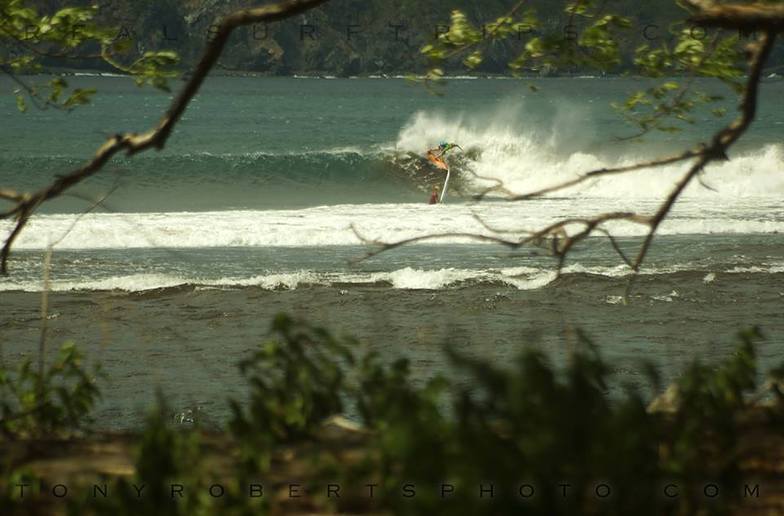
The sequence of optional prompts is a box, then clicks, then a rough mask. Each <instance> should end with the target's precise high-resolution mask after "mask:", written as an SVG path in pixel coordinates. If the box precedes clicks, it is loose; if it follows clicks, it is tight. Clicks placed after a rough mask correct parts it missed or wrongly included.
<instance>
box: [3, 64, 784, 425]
mask: <svg viewBox="0 0 784 516" xmlns="http://www.w3.org/2000/svg"><path fill="white" fill-rule="evenodd" d="M72 82H73V84H74V85H75V86H82V87H91V86H92V87H96V88H98V90H99V95H98V96H97V97H96V99H95V102H94V104H93V105H91V106H87V107H84V108H80V109H78V110H76V111H75V112H73V113H71V114H64V113H61V112H58V111H54V110H48V111H35V110H32V111H30V112H29V113H27V114H20V113H18V112H16V108H15V105H14V99H13V96H12V95H9V94H8V93H9V92H10V91H12V89H13V87H12V85H11V84H10V83H9V82H8V81H7V80H5V79H2V80H0V91H2V92H4V94H3V95H2V96H0V119H2V124H1V125H0V185H3V186H8V187H13V188H18V189H20V190H29V189H33V188H37V187H40V186H42V185H44V184H46V183H47V181H49V180H51V178H52V177H53V176H55V175H57V174H61V173H64V172H67V171H68V170H71V169H73V168H75V167H78V166H79V165H80V164H81V163H83V162H84V160H85V159H87V158H88V157H89V156H90V155H91V154H92V153H93V152H94V151H95V149H96V148H97V147H98V146H99V145H100V143H102V141H103V140H104V139H105V138H106V137H107V136H108V135H111V134H113V133H115V132H117V131H143V130H145V129H146V128H148V127H151V126H152V125H153V124H154V123H155V122H156V121H157V119H158V117H159V116H160V113H161V112H162V111H163V110H164V109H165V107H166V105H167V103H168V101H169V98H170V97H169V96H168V95H166V94H163V93H160V92H156V91H153V90H150V89H138V88H136V87H135V86H133V84H132V82H131V81H128V80H126V79H123V78H109V77H88V76H81V77H75V78H73V81H72ZM530 82H534V83H535V84H536V85H537V86H538V88H539V91H538V92H533V91H531V89H530V88H529V87H528V85H529V83H530ZM647 84H648V83H647V82H644V81H640V80H636V79H620V78H615V79H592V78H583V79H576V78H575V79H546V80H536V81H527V80H489V79H488V80H481V79H480V80H452V81H448V85H447V87H446V90H445V92H444V93H445V94H444V95H443V96H436V95H433V94H431V93H429V92H428V91H427V90H425V89H424V88H423V87H422V86H421V85H414V84H411V83H408V82H406V81H404V80H370V79H355V80H349V79H346V80H317V79H294V78H225V77H216V78H212V79H210V80H209V81H208V82H207V83H206V85H205V87H204V89H203V91H202V92H201V93H200V94H199V96H198V97H197V98H196V99H195V101H194V103H193V104H192V105H191V106H190V107H189V109H188V111H187V112H186V114H185V117H184V118H183V120H182V122H181V123H180V124H179V125H178V127H177V129H176V130H175V132H174V134H173V135H172V137H171V140H170V141H169V144H168V145H167V147H166V149H165V150H164V151H162V152H159V153H158V152H148V153H145V154H143V155H139V156H136V157H133V158H130V159H129V158H124V157H119V158H118V159H116V160H114V161H112V162H111V163H109V164H108V165H107V166H106V167H105V169H104V170H103V171H102V172H101V173H100V174H98V175H97V176H96V177H94V178H91V179H90V180H88V181H86V182H85V183H84V184H81V185H79V186H78V187H77V188H75V189H74V190H73V191H72V192H71V195H68V196H65V197H63V198H61V199H58V200H56V201H54V202H52V203H48V204H46V205H45V206H43V207H42V209H41V211H40V213H39V214H38V215H36V216H35V217H34V219H33V220H32V221H31V223H30V225H29V227H28V228H27V229H26V230H25V232H24V233H23V234H22V236H21V237H20V238H19V240H18V242H17V244H16V246H15V249H14V253H13V255H12V260H11V263H10V271H11V275H10V276H8V277H5V278H0V335H2V338H3V340H4V350H3V351H4V353H5V354H6V356H8V357H10V358H11V359H13V360H16V359H19V358H21V357H24V356H29V355H31V354H33V353H34V352H35V350H36V349H37V339H38V324H39V321H38V309H39V308H38V305H39V303H40V291H41V290H42V285H43V282H42V257H43V254H44V250H45V249H46V248H47V247H48V246H50V245H53V246H54V251H53V259H52V269H51V289H52V290H53V291H54V294H53V297H52V306H51V311H52V314H51V315H52V320H51V322H50V327H51V334H50V336H51V338H52V339H53V340H56V341H62V340H66V339H73V340H76V341H77V342H79V343H80V344H82V345H84V346H86V347H87V348H88V349H89V350H90V352H91V354H93V355H94V356H96V357H102V358H103V359H104V360H105V362H106V364H105V365H106V367H107V369H108V372H109V378H110V380H109V381H110V382H111V385H112V389H111V390H110V391H109V395H108V397H107V398H106V399H105V400H104V402H103V403H104V404H103V406H102V408H101V411H100V414H101V418H102V423H103V424H105V425H106V426H109V427H123V426H128V425H132V424H134V423H135V422H136V421H138V415H139V414H140V413H141V411H142V410H143V408H144V406H145V405H146V404H148V403H149V402H151V400H152V399H153V392H154V386H155V385H161V386H162V387H163V388H164V389H165V390H166V392H167V393H169V395H170V396H171V398H172V400H173V401H174V406H175V408H179V409H182V408H183V407H186V406H191V405H198V406H201V407H205V410H206V411H207V413H209V414H210V415H211V416H213V417H215V418H216V419H221V418H222V417H224V416H225V411H224V408H222V407H223V400H224V399H225V398H226V397H227V396H229V395H231V394H232V393H235V392H236V391H237V390H238V389H241V383H240V381H239V380H238V378H237V377H236V373H235V368H234V365H235V364H236V361H237V360H239V359H240V358H241V357H242V356H243V353H247V352H248V350H250V349H251V348H252V346H253V345H255V344H256V343H257V342H258V341H259V340H260V339H261V338H262V336H263V335H264V334H265V331H266V328H267V325H268V323H269V320H270V317H271V316H272V315H273V314H274V313H275V312H276V311H278V310H285V311H289V312H293V313H296V314H298V315H301V316H304V317H308V318H310V319H313V320H315V321H317V322H321V323H323V324H326V325H328V326H330V327H331V328H336V329H338V330H340V331H344V332H347V333H352V334H355V335H357V336H359V337H360V340H361V341H362V342H363V343H364V345H366V346H369V347H375V348H377V349H379V350H381V351H383V352H384V353H389V354H390V355H398V354H405V355H408V356H410V357H411V358H412V360H413V363H414V370H415V372H416V374H418V375H420V376H422V377H424V376H427V375H430V374H432V373H433V372H437V371H440V370H443V368H445V367H446V366H445V365H444V364H443V358H442V355H441V354H440V346H441V345H442V344H443V343H444V342H445V341H449V342H452V343H454V345H457V346H461V347H462V348H463V349H465V350H467V351H469V352H474V353H477V354H480V355H482V356H487V357H489V358H491V359H494V360H501V361H502V360H506V359H508V358H509V357H510V356H511V355H513V354H514V353H515V352H516V351H517V350H519V349H520V347H521V346H524V345H541V346H544V347H545V348H546V349H548V350H550V351H552V352H553V353H554V355H555V356H556V357H560V358H558V360H561V359H563V357H564V356H565V352H566V350H567V349H568V348H569V346H570V345H572V344H573V343H570V342H569V340H568V337H567V336H568V334H569V332H568V331H565V328H574V327H580V328H585V329H586V330H587V331H588V332H589V334H590V335H591V336H592V337H593V338H594V339H595V340H596V341H597V342H598V343H599V344H600V346H601V349H602V351H603V352H604V353H605V354H606V355H608V356H610V357H612V358H613V359H614V360H615V361H616V363H617V364H618V371H617V372H618V376H619V380H620V381H619V385H620V384H621V383H624V382H632V383H635V382H640V381H641V380H640V375H639V373H638V369H637V365H636V364H637V360H638V359H639V358H641V357H644V358H648V359H650V360H653V361H654V362H656V363H658V364H659V365H661V366H662V367H663V368H664V369H665V377H666V378H672V377H673V376H674V375H675V374H677V371H678V370H680V369H681V368H682V367H683V365H684V364H685V363H687V362H688V361H689V360H691V359H692V358H694V357H697V356H699V357H703V358H705V359H708V360H716V359H718V358H721V357H723V356H727V355H728V354H729V353H731V352H732V349H733V334H734V332H735V331H737V330H738V329H740V328H742V327H745V326H748V325H751V324H759V325H762V326H763V328H764V330H765V331H766V332H767V334H768V338H769V340H768V342H767V343H766V344H765V345H764V346H763V347H762V348H761V353H762V360H763V362H764V364H767V365H772V364H776V363H778V361H780V360H782V359H784V353H783V352H781V344H782V341H783V340H784V318H782V317H781V304H782V301H784V259H782V250H784V237H782V232H783V231H784V207H782V203H781V199H782V196H783V195H784V145H783V144H782V143H781V139H780V134H781V129H782V126H783V125H784V105H782V104H781V103H780V102H778V101H777V99H779V98H780V97H781V95H782V93H784V82H766V83H765V84H764V85H763V91H762V103H761V109H760V115H759V117H758V120H757V121H756V122H755V124H754V126H753V127H752V129H751V130H750V132H749V134H748V135H747V137H745V138H744V140H743V141H742V142H741V143H740V144H739V145H738V146H737V147H736V148H734V149H733V151H732V153H731V156H730V157H731V158H732V159H731V160H730V161H728V162H724V163H718V164H715V165H712V166H711V167H710V168H709V169H708V170H707V171H706V173H705V174H704V178H703V179H704V182H705V183H706V184H708V185H709V186H711V187H712V190H709V189H706V188H703V187H701V186H700V185H698V184H695V185H693V186H692V187H690V188H689V189H688V190H687V191H686V192H685V195H684V197H683V199H682V200H681V201H680V202H679V203H678V204H677V205H676V207H675V209H674V211H673V213H672V215H671V217H670V218H669V219H668V220H667V221H666V222H665V223H664V224H663V225H662V227H661V229H660V235H659V237H657V239H656V240H655V245H654V248H653V249H652V251H651V254H650V257H649V259H648V261H647V262H646V264H645V268H644V271H643V275H642V276H641V277H640V279H639V280H638V282H637V284H636V286H635V288H634V289H633V290H632V295H631V297H630V299H629V304H627V305H624V304H623V303H622V302H621V296H622V295H623V293H624V291H625V289H626V286H627V282H628V281H629V278H630V275H629V271H628V267H626V266H625V265H624V264H623V263H622V261H621V260H620V259H619V257H618V256H617V254H615V253H614V251H613V249H612V248H611V246H610V245H609V243H608V242H607V240H606V239H604V238H600V237H597V238H591V239H588V240H587V241H586V242H585V243H584V244H583V245H582V246H580V247H579V248H578V249H576V250H575V252H574V253H573V255H572V256H571V257H570V259H569V261H568V262H567V264H566V268H565V269H564V271H563V272H564V274H563V276H562V277H561V278H556V271H555V262H554V260H553V259H552V258H551V257H550V256H548V255H547V253H546V252H545V251H544V250H542V249H539V248H520V249H511V250H510V249H509V248H507V247H502V246H497V245H491V244H486V243H481V242H478V241H476V240H471V239H465V238H457V237H455V236H449V233H454V232H461V233H463V232H469V233H476V234H481V235H489V234H495V236H499V237H503V238H517V237H519V236H520V235H523V234H524V232H525V231H526V230H532V229H537V228H541V227H544V226H545V225H547V224H549V223H552V222H553V221H555V220H559V219H561V218H564V217H587V216H591V215H595V214H597V213H601V212H605V211H615V210H621V209H622V210H635V211H639V212H641V213H652V212H654V211H655V209H656V207H657V206H658V204H659V203H660V202H661V199H663V198H664V196H666V194H667V193H668V192H669V190H670V189H671V188H672V186H673V184H674V182H675V181H676V180H677V179H678V177H679V176H680V174H682V173H683V171H684V165H682V164H681V165H676V166H668V167H663V168H660V169H654V170H645V171H640V172H637V173H634V174H630V175H628V176H623V177H617V178H612V179H607V180H606V181H602V182H591V183H586V184H584V185H581V186H580V187H578V188H574V189H571V190H568V191H565V192H562V193H559V194H558V195H557V196H554V197H551V198H547V199H542V200H537V201H533V202H527V203H520V204H513V203H508V202H505V201H504V200H503V199H501V198H499V197H491V198H489V199H488V200H487V201H486V202H483V203H478V204H477V203H475V202H474V201H473V200H472V197H471V196H472V194H475V193H477V192H480V191H482V190H484V189H485V188H486V187H487V186H488V185H490V184H493V183H492V182H488V181H487V180H486V179H482V178H495V179H496V180H499V181H502V182H503V183H504V184H505V185H506V186H507V187H508V188H509V189H510V190H512V191H515V192H525V191H530V190H533V189H537V188H542V187H545V186H549V185H552V184H554V183H557V182H560V181H564V180H568V179H570V178H574V177H576V175H578V174H580V173H584V172H586V171H589V170H592V169H597V168H602V167H605V166H613V165H618V164H628V163H633V162H635V161H638V160H640V159H647V158H650V157H653V156H657V155H660V154H661V153H666V154H671V153H675V152H679V151H682V150H683V149H686V148H690V147H691V146H693V145H694V144H695V143H696V142H699V141H701V140H703V139H705V138H707V137H709V136H710V134H711V132H712V131H713V130H715V129H716V128H718V127H719V125H720V124H721V123H726V120H725V121H718V120H715V119H714V118H713V117H712V116H711V115H709V114H700V115H699V116H698V119H699V121H700V123H699V124H697V125H695V126H689V127H686V130H685V131H684V132H682V133H677V134H664V133H662V134H653V135H650V137H648V138H646V140H645V141H643V142H621V141H618V140H617V137H623V136H626V135H629V134H631V133H633V131H634V130H633V128H630V127H628V126H626V125H624V124H623V123H622V122H621V121H620V118H619V117H618V115H617V114H615V113H614V112H613V111H612V110H611V109H610V108H609V107H608V106H609V103H610V102H611V101H613V100H618V99H621V98H623V96H624V94H625V93H628V92H630V91H632V90H634V89H639V88H641V87H645V86H646V85H647ZM705 86H706V87H709V88H711V89H716V88H717V87H716V86H712V85H710V84H706V85H705ZM726 106H727V107H729V108H730V111H732V106H733V102H731V101H729V100H728V101H727V103H726ZM441 140H448V141H454V142H457V143H459V144H460V145H461V146H462V147H463V148H464V152H455V153H453V154H451V155H450V156H449V158H448V160H449V163H450V166H451V168H452V172H453V174H454V177H453V179H452V180H451V181H450V185H451V188H450V189H449V191H448V192H447V198H446V202H445V203H444V204H442V205H436V206H430V205H428V204H427V203H426V200H427V198H428V194H429V191H430V188H431V186H432V185H434V184H439V185H440V184H442V181H443V180H444V176H443V175H442V173H441V172H439V171H437V170H434V169H433V168H432V167H430V166H429V165H428V163H427V162H426V161H425V160H424V159H423V154H424V151H425V150H426V149H427V148H429V147H432V146H434V145H436V144H437V143H438V142H439V141H441ZM104 196H106V198H105V199H103V197H104ZM98 200H102V202H101V203H100V205H97V206H93V205H94V204H95V203H96V201H98ZM88 208H92V209H91V211H90V213H86V214H83V212H84V211H85V210H87V209H88ZM9 227H10V226H9V224H8V223H7V222H0V232H3V233H4V232H7V231H8V228H9ZM490 227H492V228H497V229H499V230H501V232H499V233H493V232H492V231H490V229H489V228H490ZM568 229H569V231H575V230H576V229H577V227H576V226H573V227H570V228H568ZM608 229H609V230H611V231H612V232H613V234H615V235H617V236H618V238H619V242H620V245H621V246H622V248H623V249H624V251H625V252H626V253H627V254H630V255H634V253H635V252H636V251H637V249H638V248H639V245H640V244H641V241H642V238H643V236H644V234H645V231H644V229H645V228H643V227H638V226H635V225H632V224H627V223H617V224H611V225H609V226H608ZM427 234H443V235H444V236H442V237H440V238H438V239H433V240H429V241H426V242H423V243H420V244H417V245H413V246H409V247H403V248H401V249H398V250H395V251H391V252H388V253H385V254H381V255H379V256H376V257H373V258H371V259H363V257H364V256H365V254H366V253H367V251H368V250H369V247H368V246H367V245H365V244H363V242H362V241H361V240H360V238H359V237H358V235H361V236H363V237H365V238H366V239H368V240H376V241H383V242H394V241H397V240H399V239H403V238H411V237H419V236H423V235H427Z"/></svg>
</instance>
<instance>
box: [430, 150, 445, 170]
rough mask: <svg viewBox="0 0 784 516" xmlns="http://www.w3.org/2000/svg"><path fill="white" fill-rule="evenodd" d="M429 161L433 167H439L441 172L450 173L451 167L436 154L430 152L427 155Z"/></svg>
mask: <svg viewBox="0 0 784 516" xmlns="http://www.w3.org/2000/svg"><path fill="white" fill-rule="evenodd" d="M427 159H428V160H429V161H430V163H432V164H433V165H435V166H437V167H438V168H440V169H441V170H446V171H449V167H448V166H447V164H446V163H445V162H444V160H442V159H441V158H438V157H436V156H435V154H433V153H432V152H428V153H427Z"/></svg>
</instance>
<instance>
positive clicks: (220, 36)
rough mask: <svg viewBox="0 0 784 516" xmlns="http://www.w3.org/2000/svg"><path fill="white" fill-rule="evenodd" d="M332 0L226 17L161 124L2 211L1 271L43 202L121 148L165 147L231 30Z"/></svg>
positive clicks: (118, 142) (121, 139)
mask: <svg viewBox="0 0 784 516" xmlns="http://www.w3.org/2000/svg"><path fill="white" fill-rule="evenodd" d="M327 1H328V0H286V1H283V2H280V3H277V4H270V5H263V6H259V7H251V8H247V9H241V10H239V11H235V12H233V13H231V14H230V15H228V16H227V17H225V18H223V20H222V21H221V22H220V24H219V26H218V29H217V31H216V33H215V36H214V37H213V38H212V39H211V40H210V42H209V44H208V45H207V47H206V49H205V50H204V53H203V54H202V57H201V60H200V61H199V63H198V64H197V66H196V69H195V70H194V72H193V74H192V75H191V77H190V79H189V80H188V82H187V83H186V84H185V86H184V87H183V89H182V91H180V93H179V94H178V95H177V97H175V99H174V100H173V101H172V104H171V106H170V107H169V109H168V110H167V112H166V113H165V114H164V116H163V117H162V118H161V120H160V122H159V123H158V125H157V127H155V128H153V129H151V130H149V131H147V132H145V133H141V134H137V133H124V134H117V135H115V136H113V137H111V138H109V139H108V140H107V141H106V142H105V143H104V144H103V145H101V147H99V148H98V150H97V151H96V153H95V156H93V159H92V160H91V161H89V162H88V163H87V164H86V165H84V166H82V167H81V168H78V169H76V170H73V171H71V172H69V173H67V174H65V175H63V176H60V177H58V178H57V179H56V180H55V181H53V182H52V183H51V184H50V185H48V186H46V187H44V188H42V189H41V190H38V191H37V192H35V193H33V194H30V195H29V196H28V197H27V198H25V199H24V200H20V201H17V203H18V204H17V208H15V209H14V210H12V211H11V212H8V213H5V214H2V216H0V218H7V217H9V216H11V215H14V216H16V217H17V218H16V225H15V226H14V228H13V230H12V231H11V233H10V234H9V235H8V237H7V239H6V241H5V243H4V245H3V248H2V251H0V274H8V255H9V253H10V251H11V246H12V245H13V243H14V241H15V240H16V238H17V237H18V236H19V233H20V232H21V231H22V229H23V228H24V227H25V225H26V224H27V222H28V220H29V218H30V216H31V215H32V214H33V213H34V212H35V211H36V210H37V209H38V207H39V206H40V205H41V203H43V202H46V201H48V200H50V199H53V198H55V197H58V196H59V195H61V194H62V193H63V192H65V191H66V190H68V189H69V188H71V187H73V186H74V185H76V184H78V183H80V182H82V181H84V180H85V179H87V178H88V177H90V176H92V175H93V174H95V173H96V172H98V171H99V170H101V168H103V166H104V165H105V164H106V163H107V162H108V161H109V160H110V159H112V158H113V157H114V155H115V154H117V153H118V152H120V151H125V153H126V154H127V155H129V156H131V155H134V154H136V153H139V152H143V151H146V150H148V149H151V148H155V149H158V150H160V149H162V148H163V147H164V146H165V145H166V141H167V140H168V138H169V136H170V135H171V132H172V129H174V126H175V124H176V123H177V122H178V121H179V120H180V118H181V117H182V115H183V113H184V112H185V109H186V108H187V107H188V104H189V103H190V101H191V100H192V99H193V97H194V96H195V95H196V94H197V93H198V91H199V88H200V87H201V85H202V83H203V82H204V80H205V79H206V77H207V75H208V74H209V72H210V70H211V69H212V67H213V66H214V65H215V62H216V61H217V60H218V58H219V57H220V55H221V53H222V52H223V49H224V47H225V46H226V42H227V41H228V39H229V36H230V35H231V33H232V32H233V31H234V30H235V29H237V28H238V27H243V26H245V25H251V24H253V23H261V22H272V21H278V20H282V19H285V18H289V17H291V16H294V15H297V14H299V13H302V12H304V11H307V10H309V9H312V8H314V7H316V6H318V5H320V4H323V3H325V2H327Z"/></svg>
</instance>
